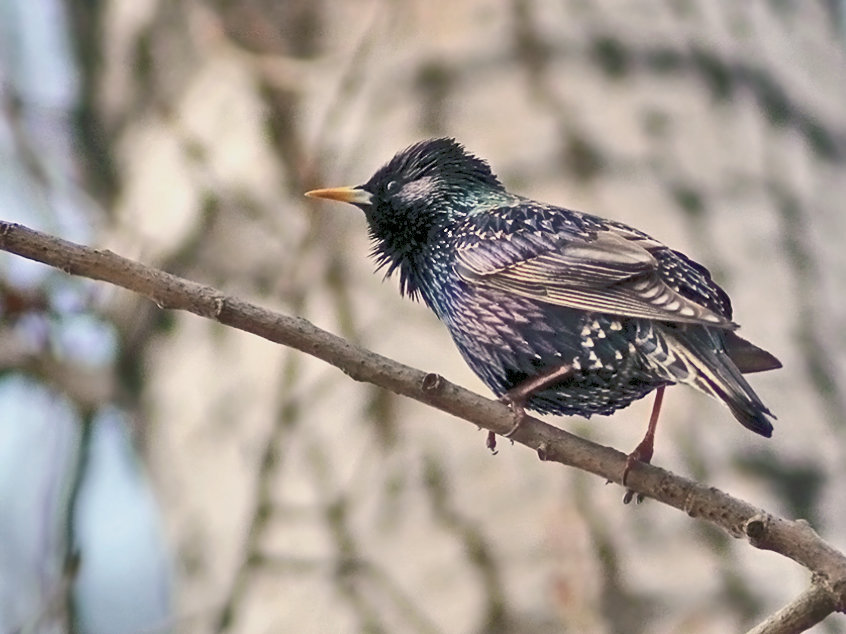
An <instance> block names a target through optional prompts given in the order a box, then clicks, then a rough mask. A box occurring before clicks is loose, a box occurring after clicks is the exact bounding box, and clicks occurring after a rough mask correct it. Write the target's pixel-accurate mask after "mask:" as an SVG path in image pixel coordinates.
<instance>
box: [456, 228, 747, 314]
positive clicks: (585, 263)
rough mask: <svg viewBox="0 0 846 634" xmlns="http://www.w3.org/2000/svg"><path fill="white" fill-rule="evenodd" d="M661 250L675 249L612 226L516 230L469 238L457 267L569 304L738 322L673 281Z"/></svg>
mask: <svg viewBox="0 0 846 634" xmlns="http://www.w3.org/2000/svg"><path fill="white" fill-rule="evenodd" d="M655 249H663V250H667V251H669V249H667V247H665V246H664V245H662V244H660V243H658V242H656V241H653V240H651V239H649V238H647V237H646V236H644V235H643V234H640V233H634V232H633V233H626V232H623V231H618V230H615V229H614V228H611V227H609V229H607V230H601V231H594V232H591V233H590V234H589V235H587V236H584V235H583V236H575V235H573V234H569V235H566V236H562V235H560V234H558V235H552V234H549V233H547V234H545V235H538V234H537V233H532V232H516V233H513V234H510V235H500V236H499V237H498V238H497V239H495V240H477V241H474V242H472V243H467V244H465V245H464V246H462V247H460V248H459V249H458V252H457V254H456V260H455V268H456V271H457V273H458V274H459V276H460V277H461V278H462V279H463V280H464V281H466V282H467V283H469V284H474V285H484V286H488V287H492V288H497V289H500V290H503V291H507V292H510V293H516V294H518V295H522V296H523V297H529V298H532V299H536V300H539V301H542V302H547V303H550V304H557V305H559V306H566V307H568V308H576V309H579V310H585V311H591V312H601V313H609V314H612V315H620V316H622V317H640V318H646V319H657V320H661V321H669V322H677V323H694V324H703V325H709V326H716V327H720V328H736V324H734V323H733V322H732V321H731V320H730V319H727V318H726V317H724V316H723V315H721V314H718V313H717V312H715V311H714V310H711V309H710V308H708V307H706V306H704V305H702V304H700V303H697V302H696V301H693V300H692V299H688V298H687V297H685V296H684V295H682V294H680V293H679V292H678V290H676V289H674V288H673V287H672V286H671V285H670V284H668V283H667V280H665V276H663V275H662V271H661V268H660V266H659V262H658V260H657V259H656V257H655V255H653V250H655Z"/></svg>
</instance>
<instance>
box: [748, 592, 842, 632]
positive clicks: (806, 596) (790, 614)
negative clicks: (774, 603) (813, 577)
mask: <svg viewBox="0 0 846 634" xmlns="http://www.w3.org/2000/svg"><path fill="white" fill-rule="evenodd" d="M834 608H835V606H834V604H833V602H832V596H831V593H830V592H829V591H828V590H827V589H826V588H823V587H822V586H820V585H817V584H815V583H814V584H811V587H810V588H808V589H807V590H805V592H803V593H802V594H800V595H799V596H798V597H796V599H794V600H793V601H791V602H790V603H788V604H787V605H786V606H784V607H783V608H782V609H781V610H779V611H778V612H776V613H775V614H772V615H771V616H769V617H767V620H766V621H764V622H763V623H761V624H759V625H756V626H755V627H753V628H752V629H751V630H749V631H748V632H747V633H746V634H796V633H797V632H804V631H805V630H808V629H810V628H812V627H813V626H814V625H816V624H817V623H819V622H820V621H822V620H823V619H824V618H825V617H827V616H828V615H829V614H831V612H832V611H833V610H834Z"/></svg>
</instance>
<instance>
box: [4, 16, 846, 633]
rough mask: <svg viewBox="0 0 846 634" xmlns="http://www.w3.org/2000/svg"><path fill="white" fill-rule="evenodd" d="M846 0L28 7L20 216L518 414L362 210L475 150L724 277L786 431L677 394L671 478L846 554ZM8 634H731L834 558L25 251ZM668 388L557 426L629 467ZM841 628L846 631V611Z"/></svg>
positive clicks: (7, 89) (7, 354)
mask: <svg viewBox="0 0 846 634" xmlns="http://www.w3.org/2000/svg"><path fill="white" fill-rule="evenodd" d="M844 11H846V7H844V5H843V4H842V3H840V2H837V1H836V0H828V1H825V0H809V1H806V2H798V1H797V2H791V1H790V0H769V1H765V0H749V1H747V2H734V1H732V0H718V1H714V0H626V1H624V2H619V1H612V0H603V1H588V0H509V1H507V2H499V3H494V2H484V1H481V0H468V1H465V2H451V1H446V0H409V1H406V2H390V1H387V0H345V1H343V2H331V1H329V0H285V1H284V2H280V1H277V0H242V1H240V2H232V1H226V0H189V1H185V2H164V1H158V0H110V1H109V0H106V1H101V2H96V1H94V2H79V1H77V2H74V1H72V0H67V1H66V2H62V0H0V218H2V219H3V220H11V221H16V222H22V223H24V224H27V225H29V226H32V227H35V228H38V229H41V230H44V231H48V232H50V233H53V234H57V235H60V236H63V237H66V238H68V239H72V240H76V241H81V242H83V243H86V244H91V245H93V246H96V247H100V248H110V249H112V250H114V251H116V252H118V253H120V254H122V255H125V256H128V257H132V258H135V259H138V260H141V261H143V262H145V263H147V264H150V265H153V266H157V267H161V268H163V269H166V270H168V271H170V272H172V273H175V274H178V275H181V276H185V277H188V278H191V279H193V280H196V281H199V282H202V283H206V284H211V285H214V286H216V287H218V288H221V289H223V290H224V291H225V292H227V293H230V294H233V295H238V296H240V297H243V298H245V299H248V300H251V301H255V302H258V303H260V304H262V305H264V306H267V307H270V308H273V309H277V310H280V311H283V312H285V313H288V314H295V315H301V316H303V317H306V318H308V319H310V320H312V321H314V322H315V323H316V324H318V325H319V326H321V327H323V328H326V329H329V330H331V331H333V332H336V333H338V334H341V335H343V336H344V337H347V338H349V339H351V340H352V341H354V342H356V343H358V344H361V345H364V346H367V347H369V348H372V349H374V350H376V351H378V352H380V353H382V354H385V355H388V356H391V357H393V358H395V359H398V360H399V361H402V362H404V363H407V364H411V365H414V366H416V367H419V368H422V369H425V370H427V371H433V372H438V373H441V374H443V375H444V376H446V377H447V378H448V379H450V380H452V381H455V382H457V383H459V384H461V385H465V386H467V387H469V388H471V389H475V390H477V391H480V392H481V393H487V392H486V391H485V389H484V387H483V386H482V385H481V383H480V382H479V381H478V380H477V379H476V378H475V376H473V375H472V374H471V372H470V371H469V370H468V369H467V368H466V367H465V366H464V364H463V362H462V361H461V359H460V357H459V355H458V353H457V352H456V350H455V349H454V347H453V345H452V343H451V341H450V340H449V338H448V336H447V334H446V332H445V330H444V329H443V328H442V327H441V326H440V325H439V324H438V323H437V321H436V319H435V318H434V317H433V316H432V315H431V314H429V312H428V311H427V310H426V309H425V308H424V307H423V306H421V305H417V304H414V303H411V302H408V301H403V300H401V299H400V297H399V294H398V293H397V288H396V281H394V280H390V281H388V282H386V283H382V281H381V279H380V276H374V275H373V274H372V268H373V267H372V263H371V262H370V261H369V260H368V258H367V253H368V242H367V237H366V228H365V223H364V218H363V216H362V215H361V214H360V213H358V212H357V211H356V210H355V209H353V208H352V207H344V206H341V205H337V206H332V205H328V204H326V205H323V204H318V203H316V202H315V201H312V200H307V199H305V198H304V197H303V195H302V193H303V192H304V191H306V190H308V189H311V188H314V187H318V186H334V185H346V184H350V185H352V184H359V183H362V182H364V181H366V180H367V179H368V178H369V176H370V175H371V174H372V172H373V171H375V169H376V168H377V167H379V166H380V165H381V164H382V163H384V162H385V161H387V160H388V159H389V158H390V157H391V156H392V155H393V154H394V152H396V151H397V150H399V149H401V148H403V147H405V146H406V145H408V144H410V143H412V142H415V141H417V140H419V139H421V138H425V137H430V136H436V135H450V136H455V137H457V138H458V139H459V140H460V141H461V142H463V143H464V144H465V145H466V146H467V147H468V148H469V149H470V150H471V151H473V152H475V153H477V154H478V155H480V156H482V157H485V158H487V159H488V160H489V161H490V163H491V165H492V166H493V169H494V171H495V172H496V173H498V174H499V176H500V177H501V178H502V180H503V181H504V183H505V184H506V185H507V186H508V188H509V189H510V190H512V191H515V192H519V193H523V194H526V195H528V196H531V197H532V198H536V199H540V200H545V201H549V202H553V203H558V204H562V205H567V206H569V207H571V208H575V209H582V210H585V211H590V212H593V213H597V214H599V215H603V216H606V217H610V218H614V219H617V220H620V221H623V222H626V223H629V224H633V225H635V226H637V227H638V228H640V229H642V230H644V231H647V232H648V233H650V234H651V235H653V236H655V237H656V238H658V239H660V240H662V241H664V242H666V243H668V244H670V245H671V246H673V247H674V248H677V249H681V250H683V251H685V252H686V253H688V254H690V255H691V256H693V257H695V258H696V259H697V260H699V261H700V262H702V263H703V264H705V265H707V266H708V267H710V269H711V271H712V272H713V274H714V276H715V278H716V279H717V280H718V281H719V282H720V283H721V284H722V285H723V286H724V287H725V288H726V289H727V290H728V292H729V293H730V294H731V296H732V298H733V302H734V306H735V316H736V320H737V321H738V322H739V323H740V324H741V325H742V326H743V329H742V331H741V334H743V335H744V336H745V337H747V338H749V339H751V340H752V341H754V342H755V343H756V344H758V345H760V346H762V347H764V348H766V349H768V350H770V351H772V352H773V353H774V354H776V355H777V356H778V357H779V358H780V359H781V360H782V362H783V363H784V366H785V368H784V369H783V370H780V371H776V372H771V373H766V374H764V375H756V376H753V377H751V382H752V384H753V385H754V386H755V388H756V390H757V391H758V393H759V394H760V395H761V397H762V398H763V400H764V401H765V402H766V403H767V404H768V405H769V406H770V408H771V409H772V410H773V411H774V412H775V413H776V414H777V416H778V421H777V428H776V433H775V435H774V437H773V439H772V440H766V439H763V438H760V437H758V436H755V435H753V434H751V433H749V432H748V431H746V430H744V429H743V428H742V427H740V426H739V425H738V424H736V422H735V421H734V420H733V418H732V416H731V415H730V414H729V412H728V411H727V410H725V409H724V408H722V407H721V406H720V405H719V404H718V403H716V402H715V401H713V400H710V399H708V398H706V397H704V396H702V395H699V394H696V393H694V392H693V391H692V390H690V389H686V388H674V389H671V390H669V392H668V394H667V399H666V400H665V404H664V412H663V417H662V425H661V428H660V429H659V437H658V442H657V449H656V456H655V459H654V462H655V463H656V464H658V465H660V466H662V467H665V468H668V469H671V470H673V471H676V472H678V473H681V474H683V475H686V476H689V477H692V478H695V479H698V480H700V481H702V482H705V483H708V484H712V485H714V486H717V487H720V488H723V489H725V490H727V491H729V492H730V493H732V494H735V495H737V496H740V497H742V498H745V499H747V500H748V501H750V502H752V503H753V504H756V505H760V506H762V507H765V508H767V509H768V510H771V511H773V512H776V513H779V514H783V515H785V516H786V517H790V518H798V517H802V518H806V519H808V520H809V521H810V522H811V523H812V524H813V525H814V526H815V527H816V528H817V529H818V530H819V532H820V533H821V534H822V535H823V537H824V538H826V539H827V540H829V541H830V542H831V543H833V544H834V545H836V546H837V547H839V548H840V549H844V548H846V503H844V500H845V499H846V488H844V487H846V485H844V482H846V455H844V454H846V426H844V420H846V374H844V358H846V329H844V327H843V326H844V323H846V300H844V295H843V288H844V283H846V250H844V247H843V244H844V239H846V209H844V205H846V107H844V106H846V18H845V15H844ZM0 255H2V257H0V631H2V632H3V633H5V632H66V631H75V632H103V633H104V634H117V633H122V632H127V633H130V632H166V631H170V632H188V633H198V634H199V633H206V632H218V633H247V632H249V633H264V632H268V633H269V632H421V633H422V632H426V633H428V632H468V633H470V632H472V633H475V632H528V633H544V632H559V631H568V632H587V633H611V632H621V633H633V634H636V633H641V632H644V633H645V632H650V633H653V632H681V631H684V632H702V633H705V632H709V633H710V632H715V633H716V632H732V631H741V630H743V629H744V628H747V627H749V626H751V625H752V624H754V623H756V622H757V621H758V620H760V619H762V618H763V617H765V616H766V615H767V614H768V613H769V612H772V611H773V610H775V609H777V608H778V607H780V606H781V605H782V604H784V603H785V602H787V601H789V600H790V599H791V598H793V597H794V596H795V595H796V594H798V593H799V592H800V591H801V590H802V589H803V588H804V587H806V586H807V584H808V583H809V575H808V573H807V571H806V570H804V569H802V568H800V567H799V566H797V565H795V564H793V563H792V562H790V561H788V560H786V559H784V558H783V557H780V556H777V555H774V554H771V553H765V552H760V551H755V550H753V549H752V548H750V547H749V546H748V545H747V544H746V543H744V542H738V541H736V540H734V539H732V538H731V537H729V536H728V535H726V534H724V533H722V532H719V531H717V530H715V529H712V528H710V527H709V526H707V525H706V524H704V523H702V522H697V521H692V520H690V519H689V518H687V517H685V516H684V515H683V514H681V513H679V512H678V511H675V510H671V509H668V508H665V507H663V506H661V505H659V504H656V503H654V502H650V501H648V500H647V501H646V502H645V503H643V504H641V505H640V506H638V507H631V506H629V507H625V506H623V505H622V504H621V498H622V493H623V492H622V490H621V489H620V488H619V487H617V486H614V485H611V486H606V485H605V484H604V483H603V482H602V481H601V480H599V479H597V478H595V477H593V476H588V475H585V474H583V473H579V472H577V471H575V470H572V469H566V468H562V467H561V466H559V465H555V464H544V463H541V462H539V461H538V460H537V457H536V455H535V454H534V452H531V451H529V450H527V449H526V448H524V447H521V446H511V445H509V443H507V442H502V441H501V442H500V451H499V454H498V455H496V456H491V455H490V454H489V452H488V451H486V449H485V447H484V433H482V432H479V431H477V430H476V429H475V428H474V427H473V426H471V425H468V424H462V423H460V422H458V421H456V420H454V419H450V417H449V416H447V415H446V414H443V413H440V412H438V411H435V410H432V409H428V408H426V407H424V406H422V405H420V404H417V403H414V402H410V401H406V400H403V399H401V398H398V397H395V396H394V395H392V394H388V393H385V392H383V391H381V390H379V389H376V388H373V387H371V386H368V385H361V384H356V383H353V382H352V381H350V380H349V379H348V378H347V377H345V376H344V375H343V374H341V373H340V372H339V371H337V370H335V369H334V368H331V367H329V366H327V365H324V364H322V363H320V362H317V361H315V360H313V359H311V358H308V357H306V356H304V355H303V354H300V353H296V352H292V351H289V350H287V349H285V348H282V347H279V346H275V345H272V344H270V343H268V342H266V341H264V340H261V339H258V338H255V337H252V336H249V335H247V334H244V333H242V332H238V331H235V330H232V329H228V328H225V327H223V326H220V325H218V324H215V323H212V322H210V321H207V320H203V319H200V318H198V317H195V316H192V315H187V314H181V313H171V312H165V311H162V310H160V309H158V308H157V307H156V306H155V305H154V304H152V303H151V302H149V301H147V300H142V299H139V298H138V297H136V296H134V295H132V294H129V293H127V292H124V291H121V290H117V289H114V288H112V287H108V286H106V285H104V284H94V283H91V282H89V281H87V280H82V279H74V278H69V277H68V276H66V275H64V274H62V273H60V272H57V271H54V270H49V269H47V268H45V267H42V266H39V265H35V264H32V263H29V262H26V261H24V260H21V259H20V258H14V257H10V256H7V255H5V254H0ZM650 407H651V399H644V400H643V401H642V402H637V403H635V404H634V405H632V406H631V407H630V408H628V409H626V410H623V411H621V412H618V413H617V414H616V415H615V416H613V417H594V418H592V419H591V420H590V421H586V420H583V419H578V418H561V419H552V420H551V421H550V422H553V423H554V424H556V425H560V426H562V427H564V428H566V429H568V430H569V431H572V432H574V433H577V434H581V435H584V436H587V437H590V438H591V439H593V440H596V441H597V442H600V443H603V444H609V445H612V446H614V447H617V448H619V449H621V450H622V451H629V450H630V449H631V448H633V447H634V446H635V444H636V443H637V442H638V440H639V439H640V437H641V435H642V434H643V431H644V429H645V424H646V421H647V418H648V414H649V409H650ZM814 631H817V632H846V621H845V620H844V618H843V617H842V616H839V617H838V616H834V617H830V618H829V619H828V620H827V621H826V622H825V623H824V624H822V625H820V626H818V627H817V628H815V630H814Z"/></svg>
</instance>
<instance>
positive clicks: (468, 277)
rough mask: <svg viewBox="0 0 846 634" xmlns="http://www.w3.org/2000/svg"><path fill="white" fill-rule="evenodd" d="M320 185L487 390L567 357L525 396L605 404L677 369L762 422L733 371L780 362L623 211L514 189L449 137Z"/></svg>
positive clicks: (675, 377) (660, 382)
mask: <svg viewBox="0 0 846 634" xmlns="http://www.w3.org/2000/svg"><path fill="white" fill-rule="evenodd" d="M321 191H322V192H335V193H333V194H332V195H328V194H325V193H324V194H321V193H319V192H315V193H314V194H315V195H318V196H320V195H323V197H327V198H335V199H337V200H345V201H347V202H352V203H353V204H356V205H357V206H359V207H360V208H361V209H362V210H363V211H364V213H365V215H366V217H367V221H368V226H369V230H370V236H371V238H372V240H373V245H374V248H373V255H374V257H375V258H376V260H377V262H378V264H379V266H380V268H385V270H386V276H387V275H390V274H392V273H394V272H398V273H399V277H400V289H401V291H402V293H403V294H405V295H409V296H412V297H420V298H422V299H423V301H424V302H425V303H426V305H427V306H429V308H431V309H432V310H433V311H434V312H435V313H436V314H437V316H438V317H439V318H440V319H441V321H443V322H444V324H445V325H446V327H447V328H448V329H449V332H450V334H451V335H452V337H453V339H454V341H455V343H456V345H457V346H458V348H459V350H460V351H461V354H462V355H463V357H464V359H465V360H466V361H467V363H468V364H469V365H470V367H471V368H473V370H474V371H475V372H476V373H477V374H478V375H479V376H480V377H481V378H482V380H483V381H484V382H485V383H486V384H487V385H488V386H489V387H490V388H491V389H492V390H493V391H494V393H496V394H497V395H498V396H501V395H503V394H505V393H506V392H507V391H509V390H511V389H512V388H514V387H515V386H517V385H519V384H520V383H521V382H523V381H524V380H526V379H527V378H529V377H531V376H534V375H536V374H538V373H540V372H542V371H544V370H547V369H549V368H553V367H555V366H561V365H565V364H569V365H571V366H572V368H573V370H574V373H573V374H572V376H570V377H568V378H566V379H565V380H563V381H561V382H559V383H557V384H556V385H554V386H552V387H549V388H546V389H543V390H541V391H539V392H537V393H534V394H532V395H531V396H530V397H529V399H528V400H527V402H526V406H527V407H528V408H530V409H533V410H535V411H538V412H541V413H551V414H566V415H571V414H578V415H583V416H590V415H591V414H608V413H611V412H613V411H615V410H617V409H619V408H621V407H625V406H626V405H628V404H629V403H631V402H632V401H634V400H636V399H639V398H641V397H643V396H645V395H646V394H648V393H649V392H651V391H652V390H654V389H656V388H658V387H661V386H665V385H670V384H674V383H685V384H688V385H691V386H693V387H695V388H697V389H699V390H701V391H703V392H705V393H707V394H709V395H711V396H714V397H715V398H718V399H719V400H721V401H723V402H724V403H725V404H726V405H728V407H729V408H730V409H731V411H732V413H733V414H734V415H735V417H736V418H737V419H738V420H739V421H740V422H741V423H742V424H743V425H745V426H746V427H748V428H749V429H751V430H753V431H755V432H757V433H759V434H762V435H765V436H769V435H771V433H772V425H771V423H770V421H769V420H768V417H771V416H772V414H771V413H770V412H769V410H767V408H766V407H765V406H764V404H763V403H762V402H761V400H760V399H759V398H758V396H757V395H756V394H755V392H754V391H753V390H752V388H751V387H750V386H749V384H748V383H747V382H746V380H745V379H744V378H743V376H742V371H744V372H750V371H758V370H766V369H772V368H775V367H779V365H780V364H779V363H778V361H777V360H776V359H775V358H774V357H772V355H769V353H767V352H765V351H763V350H761V349H759V348H756V347H755V346H753V345H752V344H750V343H748V342H746V341H745V340H743V339H741V338H740V337H738V336H737V335H736V334H734V332H733V330H734V329H735V328H736V325H735V324H734V323H733V322H732V321H731V320H732V308H731V302H730V301H729V298H728V296H727V295H726V293H725V292H724V291H723V290H722V289H721V288H720V287H719V286H717V284H715V283H714V282H713V280H711V277H710V274H709V273H708V271H707V270H706V269H705V268H704V267H703V266H701V265H699V264H697V263H696V262H694V261H692V260H691V259H689V258H688V257H686V256H685V255H683V254H681V253H679V252H677V251H673V250H672V249H669V248H668V247H666V246H664V245H663V244H661V243H660V242H658V241H656V240H654V239H653V238H651V237H649V236H648V235H646V234H644V233H642V232H640V231H638V230H636V229H633V228H631V227H628V226H626V225H624V224H622V223H617V222H613V221H610V220H604V219H602V218H599V217H597V216H592V215H589V214H584V213H580V212H576V211H572V210H569V209H565V208H563V207H556V206H552V205H546V204H542V203H538V202H535V201H532V200H529V199H527V198H524V197H521V196H517V195H514V194H511V193H509V192H507V191H506V190H505V189H504V188H503V186H502V185H501V183H500V182H499V180H498V179H497V178H496V177H495V176H494V175H493V174H492V172H491V171H490V168H489V167H488V165H487V163H485V162H484V161H482V160H480V159H478V158H476V157H474V156H472V155H470V154H469V153H467V152H466V150H464V148H463V147H462V146H461V145H459V144H458V143H456V142H455V141H454V140H452V139H433V140H429V141H423V142H421V143H418V144H417V145H414V146H412V147H410V148H408V149H406V150H404V151H403V152H400V153H399V154H397V155H396V156H395V157H394V158H393V159H392V160H391V161H390V162H389V163H388V164H387V165H385V166H384V167H382V168H381V169H380V170H379V171H377V172H376V174H374V176H373V177H372V178H371V179H370V180H369V181H368V182H367V183H365V184H364V185H361V186H359V187H356V188H350V189H346V190H343V191H344V192H345V193H344V194H343V196H339V195H337V192H338V191H341V190H321ZM738 366H740V367H738Z"/></svg>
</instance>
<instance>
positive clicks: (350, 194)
mask: <svg viewBox="0 0 846 634" xmlns="http://www.w3.org/2000/svg"><path fill="white" fill-rule="evenodd" d="M306 196H309V197H310V198H325V199H326V200H339V201H341V202H342V203H350V204H353V205H369V204H370V202H371V201H372V199H373V195H372V194H371V193H370V192H367V191H364V190H363V189H359V188H358V187H330V188H328V189H313V190H311V191H310V192H306Z"/></svg>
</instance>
